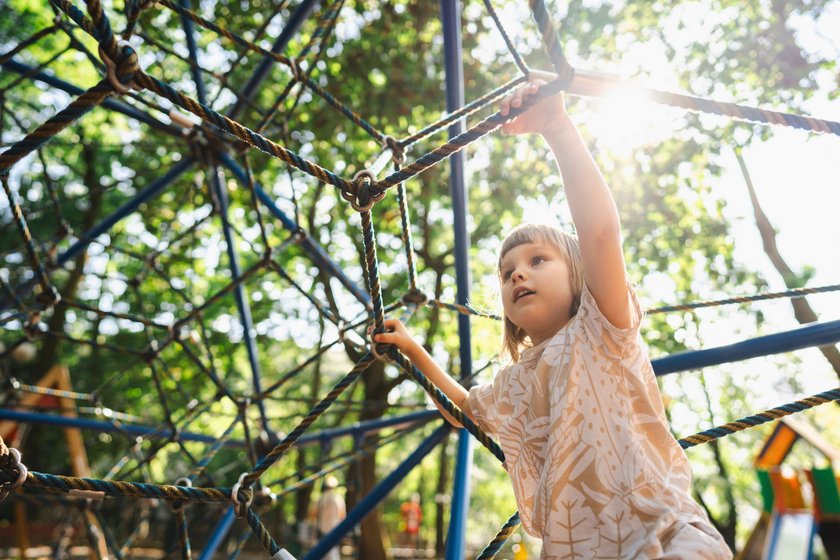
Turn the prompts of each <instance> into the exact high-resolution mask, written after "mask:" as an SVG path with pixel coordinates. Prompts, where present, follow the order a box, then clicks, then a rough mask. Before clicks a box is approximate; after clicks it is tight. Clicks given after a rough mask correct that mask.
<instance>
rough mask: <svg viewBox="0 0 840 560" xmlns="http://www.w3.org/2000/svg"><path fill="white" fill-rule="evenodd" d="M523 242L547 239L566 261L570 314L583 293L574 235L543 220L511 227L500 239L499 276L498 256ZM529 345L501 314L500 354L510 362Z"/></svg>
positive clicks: (498, 267) (522, 333)
mask: <svg viewBox="0 0 840 560" xmlns="http://www.w3.org/2000/svg"><path fill="white" fill-rule="evenodd" d="M527 243H548V244H551V245H553V246H554V247H556V248H557V249H558V250H559V251H560V253H561V254H562V255H563V258H564V259H565V261H566V266H567V267H568V268H569V282H570V284H571V285H570V286H569V288H570V289H571V290H572V305H571V309H569V317H574V315H575V314H576V313H577V311H578V307H580V296H581V294H582V293H583V283H584V280H583V263H582V261H581V258H580V246H579V245H578V239H577V237H576V236H574V235H572V234H570V233H567V232H565V231H563V230H561V229H560V228H558V227H555V226H551V225H544V224H522V225H520V226H517V227H515V228H514V229H513V231H511V232H510V234H508V236H507V237H506V238H505V240H504V241H503V242H502V250H501V251H500V252H499V262H498V265H497V273H498V275H499V279H500V280H501V275H502V259H503V258H504V257H505V255H506V254H507V253H508V251H510V250H511V249H513V248H514V247H518V246H520V245H525V244H527ZM530 346H531V343H530V339H528V334H527V333H526V332H525V331H524V330H523V329H521V328H520V327H517V326H516V325H514V324H513V321H511V320H510V319H508V317H507V315H505V318H504V333H503V348H502V351H501V353H500V354H501V355H504V354H507V355H508V356H509V357H510V360H511V361H512V362H514V363H515V362H518V361H519V355H520V352H521V351H522V350H523V349H524V348H528V347H530Z"/></svg>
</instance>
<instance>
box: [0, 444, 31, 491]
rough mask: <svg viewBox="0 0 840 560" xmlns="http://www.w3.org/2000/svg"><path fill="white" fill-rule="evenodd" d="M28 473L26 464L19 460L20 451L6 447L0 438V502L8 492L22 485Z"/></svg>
mask: <svg viewBox="0 0 840 560" xmlns="http://www.w3.org/2000/svg"><path fill="white" fill-rule="evenodd" d="M28 474H29V471H28V469H27V468H26V465H24V464H23V463H21V462H20V451H18V450H17V449H14V448H9V447H6V444H5V443H3V439H2V438H0V502H2V501H3V500H5V499H6V496H8V495H9V492H11V491H12V490H14V489H16V488H18V487H20V486H22V485H23V483H24V482H26V476H27V475H28Z"/></svg>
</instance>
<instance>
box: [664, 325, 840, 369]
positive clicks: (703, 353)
mask: <svg viewBox="0 0 840 560" xmlns="http://www.w3.org/2000/svg"><path fill="white" fill-rule="evenodd" d="M838 341H840V320H838V321H827V322H824V323H812V324H810V325H807V326H804V327H800V328H798V329H792V330H789V331H785V332H780V333H774V334H769V335H766V336H759V337H756V338H751V339H749V340H742V341H741V342H736V343H735V344H729V345H727V346H718V347H716V348H707V349H704V350H694V351H691V352H681V353H679V354H672V355H670V356H665V357H664V358H657V359H656V360H651V363H652V364H653V371H654V372H656V375H665V374H668V373H674V372H677V371H685V370H687V369H699V368H703V367H706V366H714V365H718V364H725V363H729V362H736V361H739V360H748V359H750V358H757V357H759V356H769V355H771V354H781V353H783V352H791V351H793V350H800V349H802V348H808V347H811V346H823V345H826V344H835V343H837V342H838Z"/></svg>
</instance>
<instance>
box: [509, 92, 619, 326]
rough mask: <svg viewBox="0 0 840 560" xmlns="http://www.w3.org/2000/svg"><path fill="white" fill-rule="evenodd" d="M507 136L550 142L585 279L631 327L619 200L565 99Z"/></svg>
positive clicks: (540, 107) (539, 108)
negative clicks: (536, 136) (530, 136)
mask: <svg viewBox="0 0 840 560" xmlns="http://www.w3.org/2000/svg"><path fill="white" fill-rule="evenodd" d="M543 84H544V82H542V81H539V80H536V81H532V82H530V83H528V84H527V85H525V86H523V87H521V88H519V89H518V90H516V91H515V92H514V93H512V94H511V95H509V96H508V97H507V98H505V100H504V101H502V104H501V113H502V115H507V114H508V112H509V110H510V108H511V107H514V108H515V107H519V106H521V105H522V101H523V99H525V98H526V97H528V96H530V95H533V94H535V93H536V92H537V91H539V88H540V87H541V86H542V85H543ZM502 131H503V132H504V133H506V134H524V133H536V134H540V135H541V136H542V137H543V138H545V140H546V142H547V143H548V146H549V148H550V149H551V152H552V154H553V155H554V159H555V160H556V161H557V165H558V167H559V169H560V174H561V176H562V177H563V185H564V188H565V190H566V198H567V200H568V201H569V208H570V210H571V213H572V220H573V221H574V223H575V228H576V229H577V235H578V239H579V242H580V252H581V258H582V260H583V275H584V279H585V280H586V285H587V286H588V287H589V291H590V292H591V293H592V295H593V297H594V298H595V301H596V302H597V303H598V308H599V309H600V310H601V312H602V313H603V314H604V316H605V317H606V318H607V319H608V320H609V321H610V323H612V324H613V325H615V326H617V327H620V328H627V327H629V326H630V324H631V321H632V317H631V311H630V305H629V301H628V297H627V280H626V272H625V266H624V255H623V253H622V250H621V226H620V224H619V219H618V211H617V209H616V207H615V201H614V200H613V197H612V194H611V193H610V190H609V188H608V187H607V184H606V182H605V181H604V177H603V176H602V175H601V171H600V170H599V169H598V166H597V165H596V164H595V160H593V159H592V155H591V154H590V153H589V150H588V149H587V148H586V144H584V142H583V139H582V138H581V136H580V133H579V132H578V130H577V128H576V127H575V125H574V123H573V122H572V120H571V119H570V118H569V115H568V114H567V113H566V108H565V105H564V103H563V97H562V95H557V96H553V97H550V98H548V99H545V100H543V101H542V102H540V103H539V104H537V105H536V106H534V107H533V108H531V109H530V110H529V111H526V112H525V113H523V114H521V115H519V116H518V117H516V118H514V119H512V120H510V121H508V122H507V123H506V124H504V125H503V126H502Z"/></svg>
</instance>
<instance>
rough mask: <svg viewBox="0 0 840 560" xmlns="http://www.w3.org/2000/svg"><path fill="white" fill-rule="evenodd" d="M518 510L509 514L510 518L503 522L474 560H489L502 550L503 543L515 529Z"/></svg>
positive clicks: (517, 523)
mask: <svg viewBox="0 0 840 560" xmlns="http://www.w3.org/2000/svg"><path fill="white" fill-rule="evenodd" d="M519 523H520V520H519V512H518V511H517V512H516V513H514V514H513V515H511V516H510V519H508V520H507V522H505V524H504V525H503V526H502V528H501V529H499V532H498V533H497V534H496V536H495V537H493V540H492V541H490V543H489V544H488V545H487V546H486V547H485V548H484V550H482V551H481V554H479V555H478V556H477V557H476V560H489V559H490V558H495V557H496V555H497V554H498V553H499V551H500V550H502V547H503V546H504V545H505V543H506V542H507V540H508V539H509V538H510V536H511V535H512V534H513V533H514V531H516V527H517V526H518V525H519Z"/></svg>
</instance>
